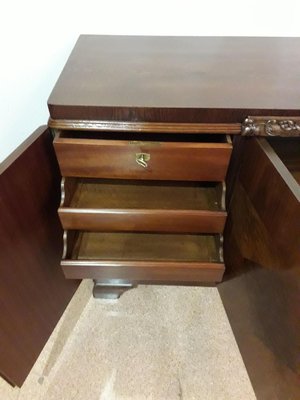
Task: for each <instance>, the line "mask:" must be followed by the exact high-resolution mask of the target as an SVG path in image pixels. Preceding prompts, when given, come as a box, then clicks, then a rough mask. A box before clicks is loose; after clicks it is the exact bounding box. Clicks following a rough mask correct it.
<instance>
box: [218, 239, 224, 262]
mask: <svg viewBox="0 0 300 400" xmlns="http://www.w3.org/2000/svg"><path fill="white" fill-rule="evenodd" d="M219 243H220V245H219V257H220V262H221V263H223V262H224V250H223V246H224V237H223V235H220V238H219Z"/></svg>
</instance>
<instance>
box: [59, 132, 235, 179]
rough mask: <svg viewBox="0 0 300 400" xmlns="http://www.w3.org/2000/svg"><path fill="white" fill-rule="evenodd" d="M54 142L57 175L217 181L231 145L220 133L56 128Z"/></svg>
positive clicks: (225, 166) (223, 169) (224, 166)
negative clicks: (58, 169) (123, 131)
mask: <svg viewBox="0 0 300 400" xmlns="http://www.w3.org/2000/svg"><path fill="white" fill-rule="evenodd" d="M54 147H55V151H56V155H57V158H58V162H59V165H60V170H61V173H62V175H63V176H77V177H91V178H120V179H154V180H184V181H223V180H224V179H225V176H226V172H227V167H228V163H229V159H230V155H231V150H232V144H231V141H230V138H229V137H228V136H226V135H216V134H210V135H196V134H193V135H178V134H164V135H160V134H152V135H151V134H136V133H135V134H134V133H122V134H120V133H118V134H113V133H97V132H80V131H61V132H60V133H59V134H58V135H57V136H56V138H55V140H54Z"/></svg>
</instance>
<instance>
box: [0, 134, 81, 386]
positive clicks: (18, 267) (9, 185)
mask: <svg viewBox="0 0 300 400" xmlns="http://www.w3.org/2000/svg"><path fill="white" fill-rule="evenodd" d="M31 139H32V140H30V138H29V140H27V141H26V143H25V145H24V144H23V145H21V146H20V147H21V150H22V151H19V152H18V151H16V152H14V154H13V160H11V159H10V160H6V161H4V163H3V164H2V165H1V166H0V171H1V175H0V187H1V191H0V248H1V252H0V309H1V318H0V343H1V352H0V373H1V375H2V376H3V377H4V378H5V379H6V380H8V381H9V382H10V383H11V384H15V385H17V386H21V385H22V383H23V382H24V380H25V378H26V376H27V375H28V373H29V371H30V369H31V368H32V366H33V364H34V362H35V361H36V359H37V357H38V355H39V353H40V352H41V350H42V348H43V346H44V345H45V343H46V342H47V340H48V338H49V336H50V334H51V332H52V331H53V329H54V327H55V325H56V324H57V322H58V320H59V318H60V317H61V315H62V313H63V312H64V310H65V308H66V306H67V304H68V302H69V301H70V299H71V298H72V296H73V294H74V292H75V290H76V288H77V285H78V282H77V281H75V282H74V281H67V280H65V278H64V276H63V273H62V271H61V268H60V257H61V254H62V230H61V226H60V223H59V219H58V216H57V211H56V210H57V207H58V204H59V198H60V173H59V169H58V165H57V161H56V158H55V154H54V150H53V146H52V136H51V134H50V132H49V131H48V130H45V128H40V129H38V130H37V131H36V132H35V133H34V134H33V135H32V137H31Z"/></svg>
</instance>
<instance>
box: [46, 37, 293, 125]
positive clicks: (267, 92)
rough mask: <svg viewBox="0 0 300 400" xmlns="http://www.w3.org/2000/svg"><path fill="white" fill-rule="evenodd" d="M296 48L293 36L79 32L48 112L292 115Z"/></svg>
mask: <svg viewBox="0 0 300 400" xmlns="http://www.w3.org/2000/svg"><path fill="white" fill-rule="evenodd" d="M299 48H300V38H247V37H243V38H241V37H155V36H152V37H151V36H149V37H147V36H97V35H95V36H93V35H83V36H80V37H79V39H78V41H77V43H76V46H75V48H74V50H73V52H72V54H71V56H70V58H69V60H68V62H67V64H66V66H65V68H64V70H63V72H62V74H61V76H60V77H59V79H58V81H57V83H56V86H55V88H54V90H53V92H52V94H51V95H50V98H49V101H48V104H49V109H50V114H51V117H52V118H54V119H68V118H69V119H72V118H74V119H87V120H89V119H104V118H105V119H108V120H149V121H154V120H155V121H167V122H170V121H174V122H177V121H176V120H177V119H179V120H181V121H183V120H186V121H187V122H200V121H201V120H202V121H204V122H211V121H213V122H218V119H222V121H223V122H241V121H242V119H243V118H245V117H246V116H247V115H248V114H251V113H252V115H253V113H254V115H260V114H261V113H262V112H263V113H264V114H268V113H267V110H268V111H269V115H270V112H271V115H272V114H273V115H276V114H277V115H279V114H283V115H284V114H285V112H288V111H289V114H290V115H292V114H293V115H300V111H299V109H300V91H299V87H300V74H299V65H300V52H299ZM162 109H164V111H163V112H162ZM187 110H188V111H187ZM212 110H214V111H212ZM220 122H221V121H220Z"/></svg>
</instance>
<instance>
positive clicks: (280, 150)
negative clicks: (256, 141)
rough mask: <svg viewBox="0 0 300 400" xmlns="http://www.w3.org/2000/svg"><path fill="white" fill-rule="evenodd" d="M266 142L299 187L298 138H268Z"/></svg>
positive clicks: (299, 139)
mask: <svg viewBox="0 0 300 400" xmlns="http://www.w3.org/2000/svg"><path fill="white" fill-rule="evenodd" d="M268 142H269V143H270V145H271V146H272V147H273V149H274V150H275V151H276V153H277V154H278V156H279V157H280V159H281V160H282V162H283V163H284V164H285V166H286V167H287V169H288V170H289V171H290V172H291V174H292V175H293V176H294V178H295V179H296V181H297V182H298V184H299V185H300V138H296V137H294V138H269V139H268Z"/></svg>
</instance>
